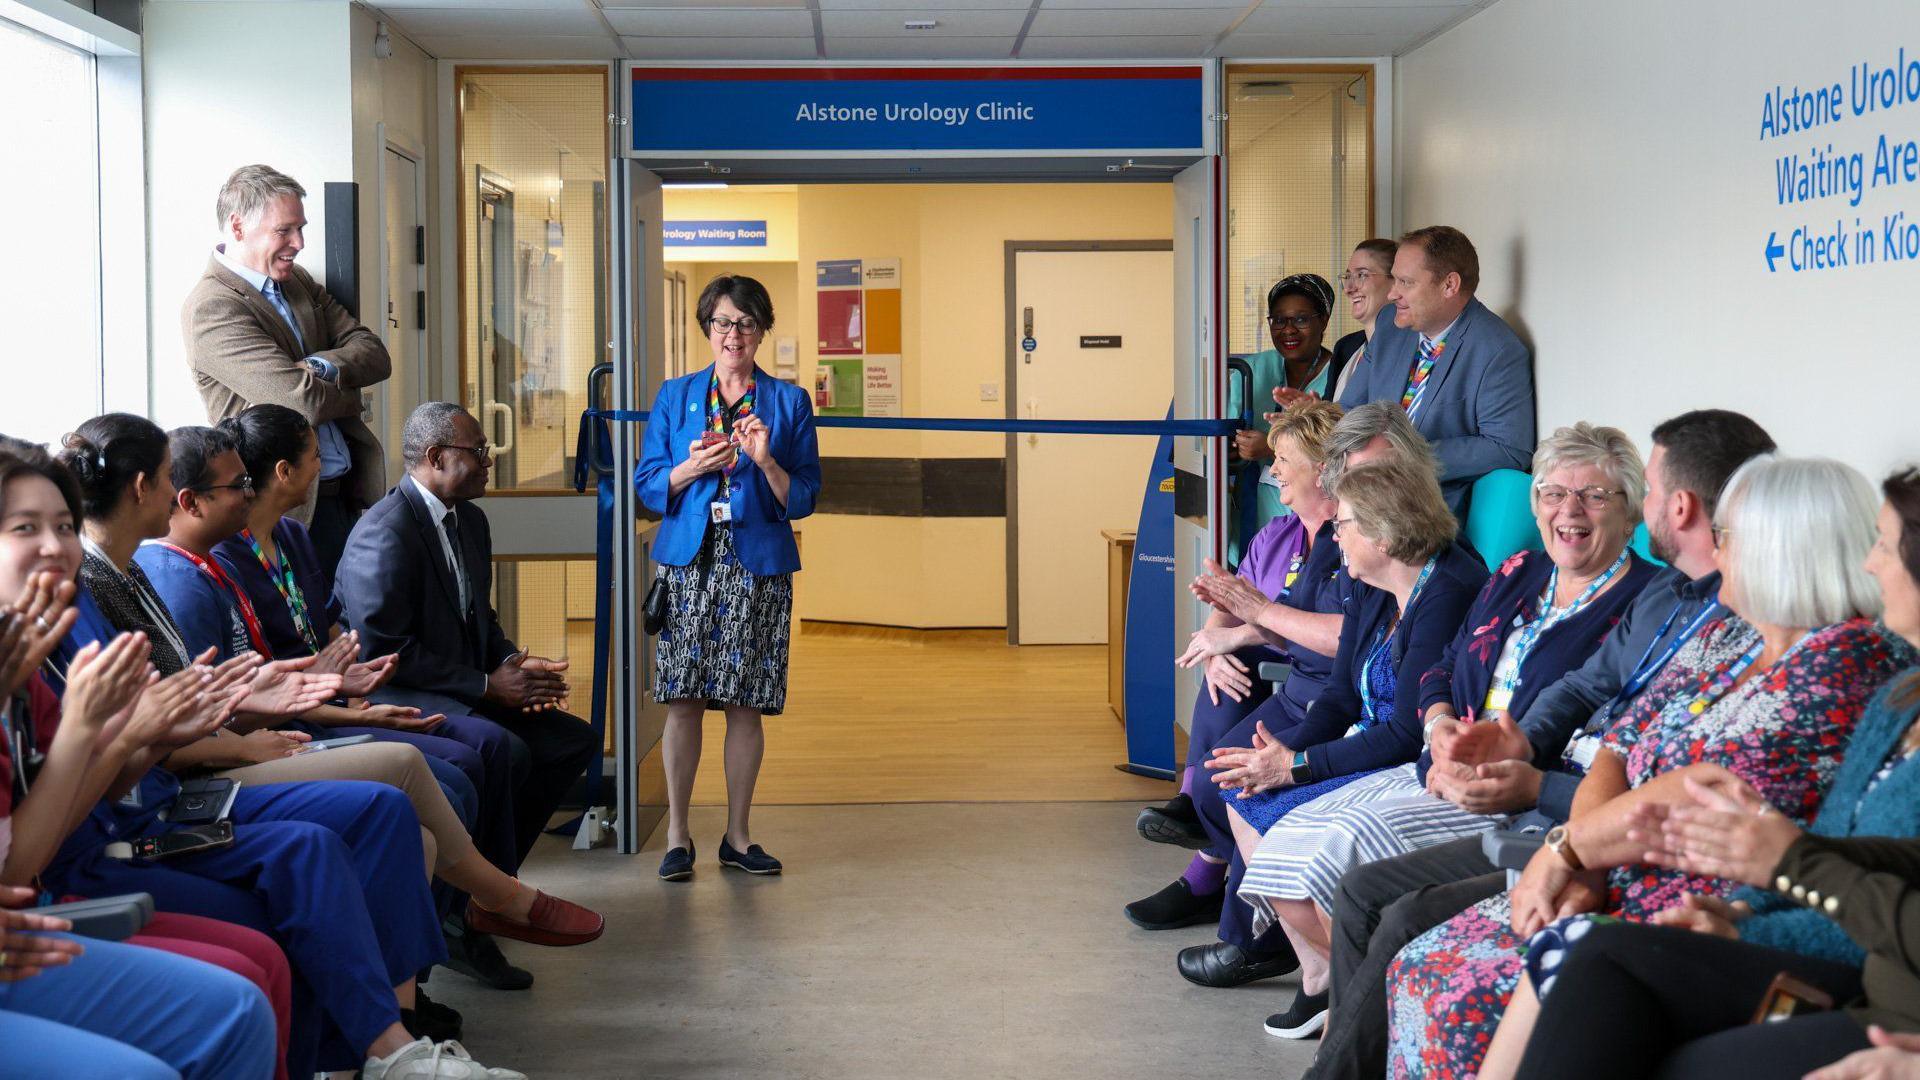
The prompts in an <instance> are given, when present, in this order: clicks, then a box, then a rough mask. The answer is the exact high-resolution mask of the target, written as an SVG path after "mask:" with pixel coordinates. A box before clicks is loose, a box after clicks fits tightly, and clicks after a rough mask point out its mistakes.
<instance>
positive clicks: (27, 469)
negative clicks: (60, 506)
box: [0, 435, 84, 528]
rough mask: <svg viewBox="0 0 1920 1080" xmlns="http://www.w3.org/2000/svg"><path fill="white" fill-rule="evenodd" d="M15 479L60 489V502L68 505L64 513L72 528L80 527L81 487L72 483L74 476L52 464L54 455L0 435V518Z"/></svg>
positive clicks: (54, 462)
mask: <svg viewBox="0 0 1920 1080" xmlns="http://www.w3.org/2000/svg"><path fill="white" fill-rule="evenodd" d="M17 476H42V477H45V478H46V479H47V480H48V481H49V482H51V483H52V484H53V486H54V487H56V488H59V489H60V498H61V499H63V500H65V502H66V504H67V513H69V514H72V515H73V524H74V526H75V527H76V528H78V527H79V525H80V521H81V518H82V515H83V513H84V509H83V507H82V505H81V499H80V485H79V483H78V482H76V481H75V480H74V478H73V473H71V472H69V471H68V470H67V467H66V466H65V465H62V464H60V463H59V462H58V461H55V460H54V458H53V455H52V454H49V453H47V450H46V447H44V446H41V445H39V444H38V443H30V442H27V441H26V440H25V439H16V438H14V437H13V436H11V435H0V514H4V513H5V512H6V509H7V499H6V490H7V482H8V481H10V480H12V479H13V478H14V477H17Z"/></svg>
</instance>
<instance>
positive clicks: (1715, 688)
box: [1687, 632, 1813, 716]
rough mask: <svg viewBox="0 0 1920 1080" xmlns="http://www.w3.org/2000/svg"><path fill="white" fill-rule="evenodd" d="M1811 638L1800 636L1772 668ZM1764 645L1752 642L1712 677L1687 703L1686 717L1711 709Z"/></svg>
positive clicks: (1749, 665) (1752, 661)
mask: <svg viewBox="0 0 1920 1080" xmlns="http://www.w3.org/2000/svg"><path fill="white" fill-rule="evenodd" d="M1812 636H1813V634H1812V633H1811V632H1809V633H1805V634H1802V635H1800V640H1799V641H1796V642H1794V643H1793V648H1790V649H1788V650H1787V651H1786V652H1783V653H1781V654H1780V659H1778V660H1775V661H1774V662H1773V664H1774V666H1775V667H1778V666H1780V665H1781V664H1782V663H1784V662H1785V661H1786V659H1787V657H1789V656H1792V655H1793V654H1794V652H1795V651H1796V650H1798V649H1799V648H1800V646H1801V644H1802V643H1803V642H1805V641H1806V640H1807V639H1808V638H1810V637H1812ZM1766 644H1767V643H1766V641H1765V640H1761V641H1756V642H1754V643H1753V647H1752V648H1749V649H1748V650H1747V651H1746V652H1744V653H1741V654H1740V658H1739V659H1738V660H1735V661H1734V662H1733V664H1732V665H1731V666H1730V667H1728V668H1727V670H1725V671H1723V672H1721V673H1720V674H1718V675H1716V676H1714V677H1713V678H1712V679H1711V680H1710V681H1708V682H1707V684H1706V685H1704V686H1702V687H1701V688H1700V690H1699V691H1698V692H1696V693H1695V694H1694V695H1693V700H1692V701H1689V702H1688V703H1687V713H1688V715H1690V716H1699V715H1700V714H1701V713H1703V712H1706V711H1707V710H1708V709H1710V708H1712V707H1713V706H1714V703H1715V702H1718V701H1719V700H1720V699H1721V698H1723V697H1726V696H1727V693H1728V692H1729V691H1731V690H1732V689H1733V684H1734V683H1736V682H1738V681H1739V679H1740V676H1741V675H1743V674H1745V673H1746V670H1747V669H1748V668H1750V667H1752V666H1753V664H1754V661H1756V660H1758V659H1760V651H1761V650H1762V649H1764V648H1765V647H1766Z"/></svg>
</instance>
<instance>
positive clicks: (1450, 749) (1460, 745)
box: [1432, 709, 1533, 765]
mask: <svg viewBox="0 0 1920 1080" xmlns="http://www.w3.org/2000/svg"><path fill="white" fill-rule="evenodd" d="M1432 746H1433V760H1434V761H1436V762H1439V761H1447V762H1452V763H1455V764H1460V765H1480V764H1483V763H1486V762H1490V761H1532V760H1533V743H1532V742H1530V741H1528V739H1527V736H1526V733H1525V732H1523V731H1521V730H1520V725H1519V724H1516V723H1514V720H1513V715H1512V714H1511V713H1509V712H1507V711H1506V710H1504V709H1501V710H1498V711H1496V712H1494V713H1492V714H1490V715H1489V716H1487V717H1485V718H1482V719H1481V720H1479V721H1478V722H1471V721H1470V722H1468V723H1460V722H1458V721H1456V722H1454V723H1451V724H1448V723H1439V724H1435V725H1434V726H1433V743H1432Z"/></svg>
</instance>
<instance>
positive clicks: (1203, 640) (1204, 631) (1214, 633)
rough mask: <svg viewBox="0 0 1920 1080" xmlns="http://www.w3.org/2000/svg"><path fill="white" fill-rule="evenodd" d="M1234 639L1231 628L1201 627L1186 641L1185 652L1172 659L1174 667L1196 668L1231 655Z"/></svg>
mask: <svg viewBox="0 0 1920 1080" xmlns="http://www.w3.org/2000/svg"><path fill="white" fill-rule="evenodd" d="M1234 637H1235V634H1234V628H1233V627H1230V626H1203V627H1201V628H1200V629H1198V630H1195V631H1194V632H1193V637H1191V638H1189V639H1188V641H1187V651H1186V652H1183V653H1181V654H1180V655H1179V656H1177V657H1175V658H1174V661H1173V662H1174V665H1175V666H1176V667H1183V668H1192V667H1197V666H1199V665H1200V664H1203V663H1205V662H1206V661H1207V660H1208V659H1209V658H1211V657H1215V656H1224V655H1226V654H1228V653H1231V652H1233V650H1234V648H1235V644H1234ZM1235 700H1238V699H1235ZM1215 704H1218V702H1215Z"/></svg>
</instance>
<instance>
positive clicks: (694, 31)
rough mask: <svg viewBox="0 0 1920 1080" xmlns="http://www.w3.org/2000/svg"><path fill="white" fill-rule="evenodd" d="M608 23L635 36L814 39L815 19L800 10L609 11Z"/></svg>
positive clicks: (621, 31)
mask: <svg viewBox="0 0 1920 1080" xmlns="http://www.w3.org/2000/svg"><path fill="white" fill-rule="evenodd" d="M607 21H608V22H610V23H612V24H613V28H614V29H615V30H617V31H619V32H620V33H621V34H623V35H632V36H635V37H701V38H726V37H736V36H738V37H749V38H771V37H803V38H811V37H813V16H812V15H811V14H809V13H808V12H805V11H799V10H791V11H778V10H768V9H758V10H754V9H744V8H743V9H740V10H737V11H695V10H692V9H690V8H687V9H681V8H675V9H670V10H669V9H662V8H652V9H646V10H642V9H635V8H620V9H612V8H609V9H608V10H607Z"/></svg>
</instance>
